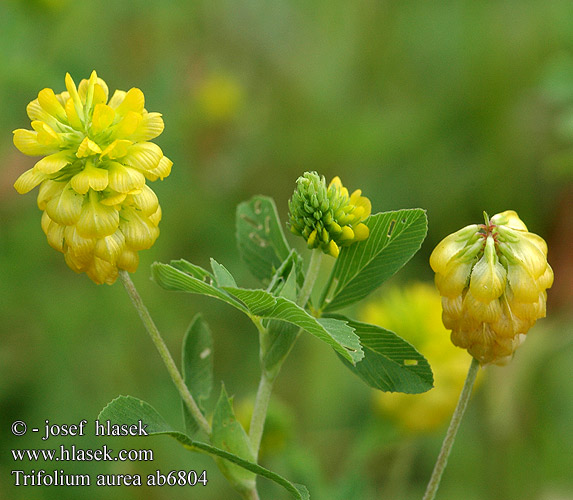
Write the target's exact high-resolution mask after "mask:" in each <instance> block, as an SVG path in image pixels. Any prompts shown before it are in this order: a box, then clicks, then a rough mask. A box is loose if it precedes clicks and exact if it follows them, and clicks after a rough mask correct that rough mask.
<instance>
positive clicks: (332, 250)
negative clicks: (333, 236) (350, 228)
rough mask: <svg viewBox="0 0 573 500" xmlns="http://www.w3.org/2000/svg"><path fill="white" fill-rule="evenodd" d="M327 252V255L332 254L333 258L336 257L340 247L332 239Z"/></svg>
mask: <svg viewBox="0 0 573 500" xmlns="http://www.w3.org/2000/svg"><path fill="white" fill-rule="evenodd" d="M328 253H329V255H332V256H333V257H334V258H335V259H336V258H337V257H338V255H339V253H340V249H339V248H338V245H337V244H336V243H334V241H333V240H330V243H329V244H328Z"/></svg>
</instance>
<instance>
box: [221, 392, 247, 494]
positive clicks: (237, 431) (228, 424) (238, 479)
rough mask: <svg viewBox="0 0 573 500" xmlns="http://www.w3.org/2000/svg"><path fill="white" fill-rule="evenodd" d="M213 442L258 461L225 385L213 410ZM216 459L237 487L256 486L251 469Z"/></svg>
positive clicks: (242, 488) (235, 453)
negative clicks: (236, 415)
mask: <svg viewBox="0 0 573 500" xmlns="http://www.w3.org/2000/svg"><path fill="white" fill-rule="evenodd" d="M211 442H212V443H213V445H214V446H216V447H217V448H220V449H222V450H225V451H228V452H229V453H233V454H234V455H236V456H238V457H239V458H242V459H244V460H247V461H249V462H255V461H256V458H255V454H254V453H253V450H252V448H251V443H250V441H249V437H248V436H247V434H246V432H245V430H244V429H243V427H242V425H241V424H240V423H239V422H238V421H237V418H236V417H235V413H234V412H233V407H232V406H231V400H230V399H229V397H228V396H227V391H225V387H224V386H222V387H221V395H220V397H219V400H218V402H217V406H216V407H215V411H214V412H213V432H212V433H211ZM215 460H216V461H217V465H218V466H219V469H221V472H222V473H223V474H224V476H225V477H226V478H227V480H228V481H229V482H230V483H231V484H232V485H233V486H234V487H235V488H236V489H239V490H242V491H249V490H251V489H253V488H254V487H255V481H256V475H255V474H253V473H252V472H251V471H248V470H245V469H244V468H242V467H239V466H238V465H236V464H234V463H230V462H227V461H226V460H221V459H220V458H216V459H215Z"/></svg>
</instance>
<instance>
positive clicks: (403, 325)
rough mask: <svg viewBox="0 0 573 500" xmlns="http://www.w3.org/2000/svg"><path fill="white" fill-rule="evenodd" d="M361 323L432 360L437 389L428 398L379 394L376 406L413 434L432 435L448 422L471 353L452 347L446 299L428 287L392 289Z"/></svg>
mask: <svg viewBox="0 0 573 500" xmlns="http://www.w3.org/2000/svg"><path fill="white" fill-rule="evenodd" d="M360 319H361V320H362V321H365V322H367V323H373V324H376V325H380V326H382V327H384V328H387V329H389V330H391V331H393V332H396V333H397V334H399V335H400V336H401V337H404V338H405V339H406V340H408V341H409V342H410V343H412V344H413V345H414V346H416V348H417V349H418V350H419V351H420V352H421V353H422V354H423V355H424V356H425V357H426V359H427V360H428V362H429V363H430V365H431V366H432V371H433V372H434V388H433V389H432V390H431V391H427V392H424V393H423V394H403V393H399V392H396V393H389V392H381V391H375V393H374V398H375V399H374V404H375V408H376V409H377V410H380V412H381V413H383V414H384V415H385V416H387V417H389V418H391V419H392V420H394V421H395V422H396V423H397V425H398V426H399V427H400V428H401V429H402V430H403V431H406V432H408V433H416V434H417V433H428V432H432V431H434V430H437V429H439V428H440V426H442V425H443V424H445V423H446V422H447V420H448V419H449V418H450V416H451V414H452V412H453V411H454V407H455V405H456V401H457V397H458V394H459V393H460V391H461V389H462V386H463V385H464V380H465V376H466V372H467V367H468V354H467V353H466V352H464V351H462V350H460V349H457V348H456V347H454V346H453V345H452V343H451V342H450V341H449V339H448V336H447V330H446V329H445V328H444V325H443V324H442V321H441V317H440V295H439V294H438V292H437V291H436V289H435V288H434V287H433V286H432V285H430V284H427V283H412V284H410V285H408V286H406V287H401V288H397V287H396V288H392V289H390V290H389V291H388V292H386V293H385V294H384V295H383V296H381V297H379V298H373V299H370V300H368V302H366V304H365V306H364V307H363V308H362V310H361V312H360Z"/></svg>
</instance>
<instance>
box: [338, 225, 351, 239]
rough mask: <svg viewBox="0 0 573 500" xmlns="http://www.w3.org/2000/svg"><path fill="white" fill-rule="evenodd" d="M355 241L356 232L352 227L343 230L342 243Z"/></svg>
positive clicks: (345, 227)
mask: <svg viewBox="0 0 573 500" xmlns="http://www.w3.org/2000/svg"><path fill="white" fill-rule="evenodd" d="M353 240H354V231H353V230H352V228H351V227H350V226H344V227H343V228H342V234H341V235H340V241H341V242H346V241H348V242H350V241H353Z"/></svg>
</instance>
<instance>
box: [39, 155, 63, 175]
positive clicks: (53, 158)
mask: <svg viewBox="0 0 573 500" xmlns="http://www.w3.org/2000/svg"><path fill="white" fill-rule="evenodd" d="M70 163H71V154H70V151H60V152H59V153H54V154H51V155H48V156H46V157H45V158H42V159H41V160H40V161H39V162H37V163H36V165H34V168H35V169H36V170H37V171H38V172H41V173H43V174H48V175H49V174H55V173H56V172H59V171H60V170H62V168H64V167H65V166H67V165H69V164H70Z"/></svg>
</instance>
